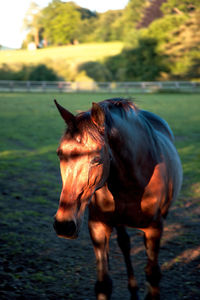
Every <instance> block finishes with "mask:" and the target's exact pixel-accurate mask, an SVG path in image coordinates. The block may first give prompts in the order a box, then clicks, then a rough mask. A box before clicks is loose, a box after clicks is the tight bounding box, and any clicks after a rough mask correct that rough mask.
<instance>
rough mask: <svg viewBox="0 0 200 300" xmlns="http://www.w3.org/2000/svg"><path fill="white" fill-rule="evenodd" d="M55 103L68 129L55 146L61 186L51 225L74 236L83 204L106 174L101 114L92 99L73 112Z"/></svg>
mask: <svg viewBox="0 0 200 300" xmlns="http://www.w3.org/2000/svg"><path fill="white" fill-rule="evenodd" d="M55 103H56V106H57V108H58V110H59V112H60V114H61V116H62V118H63V119H64V120H65V122H66V123H67V125H68V129H67V131H66V133H65V134H64V136H63V137H62V139H61V142H60V145H59V147H58V150H57V154H58V157H59V159H60V170H61V177H62V183H63V186H62V191H61V195H60V202H59V207H58V210H57V213H56V215H55V222H54V228H55V231H56V233H57V235H58V236H61V237H65V238H71V239H73V238H76V237H77V236H78V233H79V229H80V225H81V220H82V216H83V214H84V211H85V208H86V205H87V204H88V202H89V200H90V198H91V197H92V195H93V194H94V192H95V191H96V190H97V189H99V188H100V187H102V186H103V185H104V183H105V181H106V179H107V177H108V173H109V152H108V147H107V145H106V142H105V139H104V129H105V124H104V122H105V115H104V112H103V110H102V108H101V107H100V106H99V105H98V104H96V103H93V106H92V109H91V112H86V113H83V114H79V115H77V116H74V115H73V114H71V113H70V112H69V111H67V110H66V109H65V108H63V107H62V106H60V105H59V104H58V103H57V102H56V101H55Z"/></svg>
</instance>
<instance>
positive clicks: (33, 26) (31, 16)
mask: <svg viewBox="0 0 200 300" xmlns="http://www.w3.org/2000/svg"><path fill="white" fill-rule="evenodd" d="M23 27H24V28H25V29H26V30H28V31H29V34H28V41H34V42H35V45H36V47H38V46H39V43H40V38H39V31H40V10H39V6H38V5H37V4H36V3H35V2H31V4H30V7H29V9H28V11H27V13H26V15H25V18H24V24H23Z"/></svg>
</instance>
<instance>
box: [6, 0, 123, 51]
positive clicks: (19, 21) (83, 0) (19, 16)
mask: <svg viewBox="0 0 200 300" xmlns="http://www.w3.org/2000/svg"><path fill="white" fill-rule="evenodd" d="M31 2H35V3H37V4H38V5H39V6H40V7H45V6H47V5H48V3H49V2H51V0H35V1H32V0H18V1H16V0H0V45H2V46H6V47H9V48H20V47H21V44H22V41H23V39H24V38H25V32H23V30H22V25H23V19H24V16H25V14H26V12H27V10H28V8H29V6H30V3H31ZM74 2H75V3H76V4H78V5H79V6H81V7H85V8H88V9H90V10H92V11H97V12H105V11H107V10H109V9H122V8H124V7H125V6H126V5H127V3H128V0H100V1H99V0H74Z"/></svg>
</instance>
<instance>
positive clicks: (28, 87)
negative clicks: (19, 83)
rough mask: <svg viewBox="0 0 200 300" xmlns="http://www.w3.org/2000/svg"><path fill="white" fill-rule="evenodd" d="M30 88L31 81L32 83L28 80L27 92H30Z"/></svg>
mask: <svg viewBox="0 0 200 300" xmlns="http://www.w3.org/2000/svg"><path fill="white" fill-rule="evenodd" d="M30 88H31V83H30V81H27V82H26V89H27V92H30Z"/></svg>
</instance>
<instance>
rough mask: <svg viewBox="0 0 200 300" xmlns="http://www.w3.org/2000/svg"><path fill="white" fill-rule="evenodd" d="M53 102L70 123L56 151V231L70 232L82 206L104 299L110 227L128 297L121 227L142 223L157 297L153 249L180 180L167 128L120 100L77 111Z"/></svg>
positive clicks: (151, 290) (152, 293) (133, 288)
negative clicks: (58, 169)
mask: <svg viewBox="0 0 200 300" xmlns="http://www.w3.org/2000/svg"><path fill="white" fill-rule="evenodd" d="M56 105H57V107H58V109H59V111H60V113H61V115H62V117H63V118H64V120H65V121H66V123H67V124H68V131H67V132H66V134H65V135H64V136H63V138H62V140H61V144H60V147H59V149H58V155H59V157H60V159H61V175H62V180H63V189H62V193H61V198H60V204H59V208H58V211H57V214H56V217H55V224H54V227H55V230H56V232H57V234H58V235H59V236H62V237H67V238H76V237H77V235H78V232H79V228H80V223H81V216H82V215H83V213H84V210H85V207H86V205H87V204H88V206H89V230H90V235H91V239H92V242H93V245H94V251H95V254H96V258H97V277H98V280H97V283H96V296H97V299H109V298H110V295H111V286H112V285H111V279H110V277H109V275H108V250H109V245H108V244H109V237H110V234H111V232H112V229H113V228H116V230H117V233H118V243H119V246H120V248H121V250H122V253H123V255H124V258H125V263H126V266H127V273H128V286H129V290H130V292H131V297H132V299H137V283H136V280H135V278H134V274H133V269H132V266H131V260H130V242H129V237H128V235H127V233H126V231H125V226H129V227H134V228H138V229H141V230H142V231H143V232H144V236H145V247H146V252H147V257H148V262H147V266H146V269H145V271H146V279H147V283H148V292H147V295H146V298H145V299H159V281H160V269H159V265H158V252H159V245H160V238H161V235H162V228H163V218H165V217H166V215H167V212H168V209H169V206H170V203H171V202H172V201H173V200H174V199H175V198H176V197H177V195H178V192H179V190H180V187H181V181H182V169H181V163H180V160H179V157H178V154H177V151H176V149H175V147H174V144H173V134H172V132H171V130H170V128H169V126H168V125H167V123H166V122H165V121H164V120H162V119H161V118H160V117H158V116H156V115H154V114H152V113H150V112H147V111H142V110H138V109H137V108H136V107H135V106H134V105H133V103H132V102H130V101H126V100H123V99H110V100H106V101H103V102H101V103H99V104H93V107H92V109H91V111H89V112H85V113H81V114H79V115H77V116H76V117H75V116H73V115H72V114H71V113H69V112H68V111H67V110H65V109H64V108H62V107H61V106H60V105H59V104H57V102H56Z"/></svg>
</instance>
